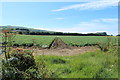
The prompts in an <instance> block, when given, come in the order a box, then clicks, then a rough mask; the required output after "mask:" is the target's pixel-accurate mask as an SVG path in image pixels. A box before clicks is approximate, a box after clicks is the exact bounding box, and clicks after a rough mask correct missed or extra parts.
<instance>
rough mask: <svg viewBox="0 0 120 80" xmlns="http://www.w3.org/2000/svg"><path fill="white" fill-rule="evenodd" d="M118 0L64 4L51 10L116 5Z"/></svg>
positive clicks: (101, 7) (84, 8)
mask: <svg viewBox="0 0 120 80" xmlns="http://www.w3.org/2000/svg"><path fill="white" fill-rule="evenodd" d="M118 2H119V0H96V1H91V2H87V3H83V4H82V3H81V4H75V5H70V6H66V7H63V8H60V9H56V10H52V11H55V12H56V11H64V10H69V9H80V10H87V9H103V8H107V7H111V6H118Z"/></svg>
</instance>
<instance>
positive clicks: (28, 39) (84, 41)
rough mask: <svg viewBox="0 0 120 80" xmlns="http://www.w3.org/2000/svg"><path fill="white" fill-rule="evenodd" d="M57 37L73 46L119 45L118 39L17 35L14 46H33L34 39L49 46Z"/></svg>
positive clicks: (42, 44) (39, 44)
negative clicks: (109, 43)
mask: <svg viewBox="0 0 120 80" xmlns="http://www.w3.org/2000/svg"><path fill="white" fill-rule="evenodd" d="M55 37H60V38H61V39H62V40H63V41H64V42H65V43H66V44H68V45H72V46H88V45H95V44H97V43H106V42H108V40H109V39H111V41H112V43H113V44H114V45H117V43H118V37H105V36H40V35H16V37H15V39H14V41H15V43H14V44H19V45H24V44H32V43H33V39H34V40H35V43H36V45H38V46H44V45H45V46H49V44H50V43H51V42H52V41H53V39H54V38H55Z"/></svg>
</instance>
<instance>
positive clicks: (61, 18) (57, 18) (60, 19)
mask: <svg viewBox="0 0 120 80" xmlns="http://www.w3.org/2000/svg"><path fill="white" fill-rule="evenodd" d="M56 19H59V20H61V19H64V18H60V17H59V18H56Z"/></svg>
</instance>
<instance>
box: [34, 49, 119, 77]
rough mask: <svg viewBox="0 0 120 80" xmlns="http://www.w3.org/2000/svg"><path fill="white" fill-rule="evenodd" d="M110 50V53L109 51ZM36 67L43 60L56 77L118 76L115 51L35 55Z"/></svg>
mask: <svg viewBox="0 0 120 80" xmlns="http://www.w3.org/2000/svg"><path fill="white" fill-rule="evenodd" d="M111 52H112V53H111ZM34 58H35V61H36V64H37V65H38V67H39V66H40V65H39V64H40V63H41V62H42V61H44V62H45V64H46V66H47V68H48V69H49V70H51V71H54V72H55V76H54V77H56V78H118V67H117V66H118V57H117V52H116V51H114V52H113V51H108V52H102V51H100V50H97V51H95V52H88V53H85V54H81V55H76V56H48V55H44V56H43V55H42V56H35V57H34Z"/></svg>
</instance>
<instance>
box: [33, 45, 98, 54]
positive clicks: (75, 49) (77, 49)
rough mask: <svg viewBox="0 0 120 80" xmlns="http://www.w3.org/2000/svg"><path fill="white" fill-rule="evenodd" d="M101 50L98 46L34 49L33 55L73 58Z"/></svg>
mask: <svg viewBox="0 0 120 80" xmlns="http://www.w3.org/2000/svg"><path fill="white" fill-rule="evenodd" d="M97 49H99V48H98V47H97V46H85V47H73V48H70V49H68V48H64V49H41V50H39V49H34V53H33V55H34V56H36V55H57V56H72V55H77V54H83V53H86V52H91V51H95V50H97Z"/></svg>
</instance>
